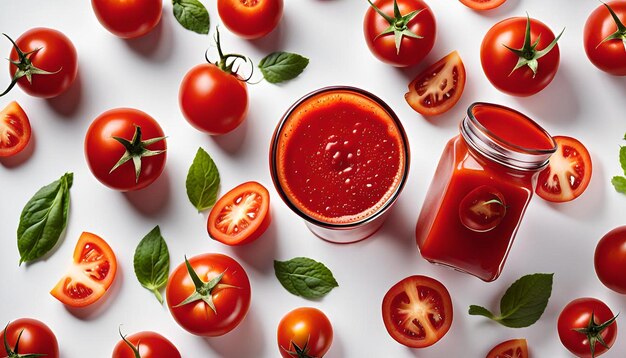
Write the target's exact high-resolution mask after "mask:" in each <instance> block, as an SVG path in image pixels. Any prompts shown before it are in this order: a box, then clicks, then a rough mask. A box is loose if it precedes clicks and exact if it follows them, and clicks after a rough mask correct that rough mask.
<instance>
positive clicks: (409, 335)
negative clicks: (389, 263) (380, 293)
mask: <svg viewBox="0 0 626 358" xmlns="http://www.w3.org/2000/svg"><path fill="white" fill-rule="evenodd" d="M382 311H383V322H384V323H385V328H387V332H389V335H390V336H391V338H393V339H395V340H396V341H397V342H398V343H400V344H404V345H405V346H407V347H411V348H423V347H428V346H430V345H433V344H435V343H436V342H437V341H439V340H440V339H441V338H442V337H443V336H444V335H445V334H446V333H447V332H448V330H449V329H450V326H451V325H452V300H451V299H450V293H448V290H447V289H446V287H445V286H444V285H443V284H441V282H439V281H437V280H435V279H433V278H430V277H427V276H410V277H407V278H405V279H404V280H402V281H400V282H398V283H397V284H395V285H394V286H393V287H391V289H389V291H388V292H387V294H386V295H385V297H384V298H383V305H382Z"/></svg>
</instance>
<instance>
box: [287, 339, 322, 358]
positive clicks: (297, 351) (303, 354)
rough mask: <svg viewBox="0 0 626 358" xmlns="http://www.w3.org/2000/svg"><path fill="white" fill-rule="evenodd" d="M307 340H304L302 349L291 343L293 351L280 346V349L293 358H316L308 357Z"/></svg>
mask: <svg viewBox="0 0 626 358" xmlns="http://www.w3.org/2000/svg"><path fill="white" fill-rule="evenodd" d="M309 339H310V337H309V338H307V339H306V342H304V345H303V346H302V347H300V346H299V345H298V344H297V343H296V342H294V341H291V345H292V346H293V351H290V350H288V349H286V348H285V347H282V346H281V347H280V348H282V349H283V350H284V351H285V352H286V353H287V354H289V355H290V356H292V357H295V358H317V357H315V356H311V355H309V351H310V350H311V349H310V348H309Z"/></svg>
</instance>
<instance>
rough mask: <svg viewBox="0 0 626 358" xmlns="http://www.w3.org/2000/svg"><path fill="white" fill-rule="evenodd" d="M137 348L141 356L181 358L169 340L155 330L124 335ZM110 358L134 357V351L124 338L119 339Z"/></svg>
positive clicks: (148, 357) (147, 357) (145, 357)
mask: <svg viewBox="0 0 626 358" xmlns="http://www.w3.org/2000/svg"><path fill="white" fill-rule="evenodd" d="M126 340H127V341H129V342H130V343H131V344H132V345H134V346H135V348H137V349H138V350H139V355H140V356H141V358H181V355H180V352H179V351H178V349H177V348H176V346H174V344H172V342H170V340H169V339H167V338H165V337H163V336H162V335H160V334H158V333H156V332H150V331H144V332H138V333H135V334H132V335H130V336H127V337H126ZM111 358H136V357H135V352H133V350H132V348H131V347H129V346H128V344H127V343H126V342H124V340H120V341H119V342H117V344H116V345H115V348H114V349H113V355H112V356H111Z"/></svg>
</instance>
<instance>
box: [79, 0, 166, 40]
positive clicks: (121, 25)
mask: <svg viewBox="0 0 626 358" xmlns="http://www.w3.org/2000/svg"><path fill="white" fill-rule="evenodd" d="M91 7H92V8H93V11H94V13H95V14H96V17H97V18H98V21H100V23H101V24H102V26H104V28H105V29H107V30H108V31H109V32H110V33H112V34H113V35H115V36H117V37H120V38H123V39H132V38H136V37H141V36H143V35H145V34H147V33H149V32H150V31H152V29H154V28H155V27H156V25H157V24H158V23H159V21H160V20H161V12H162V9H163V1H162V0H91Z"/></svg>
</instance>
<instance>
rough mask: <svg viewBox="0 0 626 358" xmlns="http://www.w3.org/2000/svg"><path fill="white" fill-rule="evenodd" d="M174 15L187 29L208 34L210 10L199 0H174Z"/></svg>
mask: <svg viewBox="0 0 626 358" xmlns="http://www.w3.org/2000/svg"><path fill="white" fill-rule="evenodd" d="M172 4H173V5H174V17H175V18H176V20H178V23H179V24H181V25H182V26H183V27H184V28H186V29H187V30H191V31H193V32H196V33H199V34H208V33H209V26H210V24H211V22H210V20H209V12H208V11H207V9H206V8H205V7H204V5H202V3H201V2H200V1H198V0H172Z"/></svg>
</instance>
